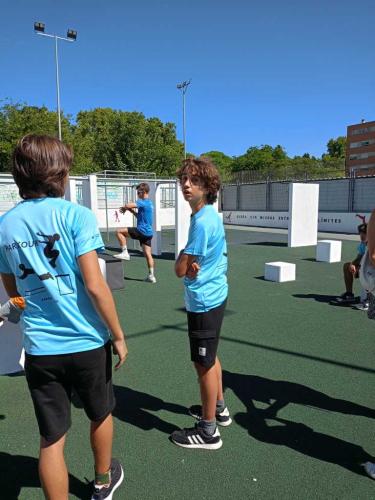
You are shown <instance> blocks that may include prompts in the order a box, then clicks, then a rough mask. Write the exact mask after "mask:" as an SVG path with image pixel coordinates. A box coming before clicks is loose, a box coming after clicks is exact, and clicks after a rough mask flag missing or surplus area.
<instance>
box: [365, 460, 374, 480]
mask: <svg viewBox="0 0 375 500" xmlns="http://www.w3.org/2000/svg"><path fill="white" fill-rule="evenodd" d="M362 465H363V467H364V468H365V471H366V473H367V474H368V475H369V476H370V477H371V478H372V479H375V463H374V462H366V463H365V464H362Z"/></svg>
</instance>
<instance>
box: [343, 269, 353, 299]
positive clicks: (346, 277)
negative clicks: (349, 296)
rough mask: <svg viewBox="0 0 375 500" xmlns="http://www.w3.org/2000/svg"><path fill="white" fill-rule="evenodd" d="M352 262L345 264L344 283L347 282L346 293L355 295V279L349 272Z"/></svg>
mask: <svg viewBox="0 0 375 500" xmlns="http://www.w3.org/2000/svg"><path fill="white" fill-rule="evenodd" d="M349 266H350V262H345V264H344V267H343V271H344V281H345V287H346V291H347V292H348V293H353V281H354V277H353V274H352V273H351V272H350V270H349Z"/></svg>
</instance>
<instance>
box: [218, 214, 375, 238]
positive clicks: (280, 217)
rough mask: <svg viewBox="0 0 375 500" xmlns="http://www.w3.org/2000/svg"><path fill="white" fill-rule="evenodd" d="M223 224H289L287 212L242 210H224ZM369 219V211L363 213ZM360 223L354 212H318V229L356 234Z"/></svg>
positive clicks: (285, 227) (277, 225)
mask: <svg viewBox="0 0 375 500" xmlns="http://www.w3.org/2000/svg"><path fill="white" fill-rule="evenodd" d="M223 214H224V224H229V225H230V224H232V225H234V226H253V227H270V228H279V229H287V228H288V224H289V213H288V212H244V211H225V212H223ZM361 215H365V216H366V220H367V221H368V220H369V217H370V213H369V212H368V213H363V212H361ZM360 223H361V221H360V219H359V218H358V217H356V214H355V213H352V212H348V213H343V212H319V213H318V231H323V232H324V231H326V232H332V233H349V234H356V233H357V232H358V231H357V226H358V225H359V224H360Z"/></svg>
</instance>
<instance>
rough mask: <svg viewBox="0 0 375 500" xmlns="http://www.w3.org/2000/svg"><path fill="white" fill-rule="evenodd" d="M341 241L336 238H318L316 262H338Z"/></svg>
mask: <svg viewBox="0 0 375 500" xmlns="http://www.w3.org/2000/svg"><path fill="white" fill-rule="evenodd" d="M341 246H342V242H341V241H337V240H319V241H318V243H317V245H316V260H317V261H318V262H340V261H341Z"/></svg>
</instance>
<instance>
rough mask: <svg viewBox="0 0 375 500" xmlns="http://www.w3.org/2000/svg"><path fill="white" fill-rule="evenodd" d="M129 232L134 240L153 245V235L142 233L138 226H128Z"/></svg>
mask: <svg viewBox="0 0 375 500" xmlns="http://www.w3.org/2000/svg"><path fill="white" fill-rule="evenodd" d="M128 233H129V236H130V238H131V239H132V240H138V241H139V242H140V243H141V245H146V246H148V247H150V246H151V240H152V236H146V235H145V234H142V233H141V232H140V231H138V229H137V228H136V227H128Z"/></svg>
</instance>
